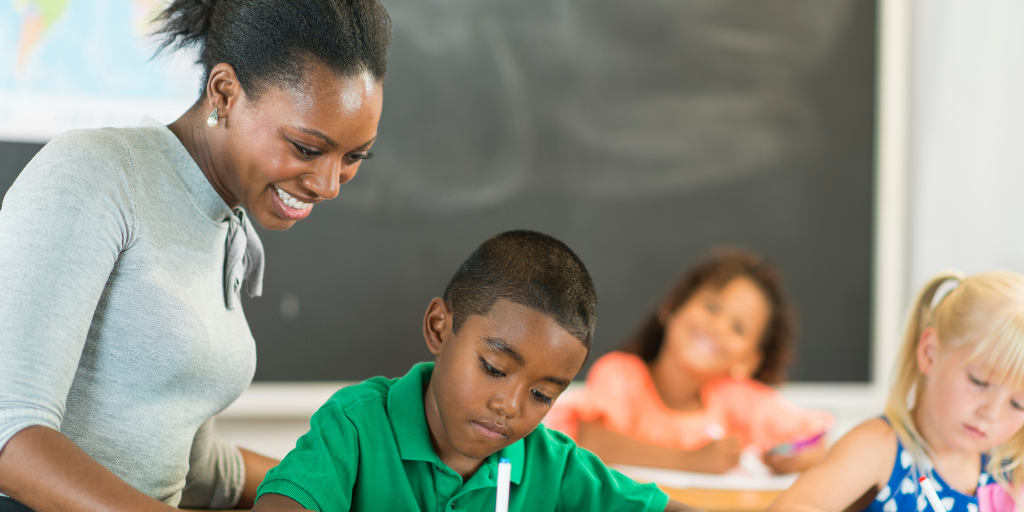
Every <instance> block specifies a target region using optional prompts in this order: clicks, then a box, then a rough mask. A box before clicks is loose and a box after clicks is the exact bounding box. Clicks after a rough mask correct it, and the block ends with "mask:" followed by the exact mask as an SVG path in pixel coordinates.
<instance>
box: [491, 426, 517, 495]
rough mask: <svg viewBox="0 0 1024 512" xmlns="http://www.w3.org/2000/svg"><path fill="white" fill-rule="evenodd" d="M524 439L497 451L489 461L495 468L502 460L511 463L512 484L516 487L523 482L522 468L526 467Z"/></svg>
mask: <svg viewBox="0 0 1024 512" xmlns="http://www.w3.org/2000/svg"><path fill="white" fill-rule="evenodd" d="M525 439H526V438H525V437H524V438H523V439H520V440H518V441H516V442H514V443H512V444H510V445H508V446H506V447H504V448H502V449H501V450H498V453H496V454H495V455H492V456H491V461H489V462H493V463H494V466H495V468H497V466H498V461H499V460H501V459H502V458H505V459H508V461H509V462H511V463H512V483H514V484H516V485H519V483H520V482H522V481H523V466H525V465H526V447H525V444H524V443H525V442H526V441H525Z"/></svg>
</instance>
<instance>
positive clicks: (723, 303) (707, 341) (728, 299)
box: [658, 277, 771, 380]
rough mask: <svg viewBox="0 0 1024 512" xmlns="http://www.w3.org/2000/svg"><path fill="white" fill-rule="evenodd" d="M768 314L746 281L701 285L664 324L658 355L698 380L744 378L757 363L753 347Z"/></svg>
mask: <svg viewBox="0 0 1024 512" xmlns="http://www.w3.org/2000/svg"><path fill="white" fill-rule="evenodd" d="M770 314H771V305H770V304H769V303H768V300H767V299H766V297H765V296H764V293H763V292H762V291H761V289H760V288H758V287H757V285H756V284H754V282H753V281H751V280H750V279H749V278H747V277H736V278H733V279H732V280H731V281H729V282H727V283H726V284H725V286H722V287H721V288H716V287H714V286H711V285H705V286H702V287H701V288H699V289H698V290H697V291H696V292H695V293H694V294H693V295H692V296H691V297H690V298H689V299H688V300H687V301H686V302H684V303H683V305H682V306H680V307H679V308H678V309H676V311H674V312H673V313H672V314H671V316H670V317H669V318H668V319H667V320H666V321H665V340H664V343H663V345H662V348H661V353H660V354H659V355H658V357H670V358H672V360H673V361H675V363H676V364H678V365H679V366H680V367H681V368H682V369H683V370H684V371H685V372H687V373H688V374H690V375H692V376H693V377H695V378H698V379H701V380H710V379H713V378H717V377H723V376H726V375H732V376H734V377H738V376H740V375H742V376H744V377H749V376H750V375H751V374H752V373H753V372H754V371H755V370H756V369H757V366H758V365H759V364H760V362H761V352H760V350H759V348H758V343H759V342H760V341H761V337H762V336H763V335H764V331H765V329H766V328H767V326H768V320H769V316H770Z"/></svg>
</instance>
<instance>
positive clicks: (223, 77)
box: [206, 62, 245, 118]
mask: <svg viewBox="0 0 1024 512" xmlns="http://www.w3.org/2000/svg"><path fill="white" fill-rule="evenodd" d="M244 95H245V92H243V91H242V86H241V84H239V83H238V75H237V74H236V73H235V68H234V66H232V65H231V64H226V63H223V62H221V63H220V64H217V65H216V66H214V67H213V68H211V69H210V78H209V79H208V80H207V82H206V102H207V103H208V106H209V110H210V111H212V110H213V109H214V108H216V109H217V116H218V117H220V118H224V117H228V116H229V115H230V114H231V110H232V109H233V108H234V107H235V105H236V104H237V103H238V101H239V99H240V98H241V97H242V96H244Z"/></svg>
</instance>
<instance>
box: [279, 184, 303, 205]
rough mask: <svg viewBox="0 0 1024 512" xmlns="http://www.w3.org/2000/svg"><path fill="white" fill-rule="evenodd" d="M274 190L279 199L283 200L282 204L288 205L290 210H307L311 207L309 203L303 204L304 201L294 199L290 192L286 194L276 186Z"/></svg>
mask: <svg viewBox="0 0 1024 512" xmlns="http://www.w3.org/2000/svg"><path fill="white" fill-rule="evenodd" d="M274 190H275V191H277V197H280V198H281V202H283V203H284V204H286V205H288V207H289V208H294V209H296V210H305V209H306V208H309V207H310V204H309V203H303V202H302V201H299V200H298V199H295V198H294V197H292V196H291V195H289V194H288V192H285V191H284V190H281V189H280V188H277V187H276V186H275V187H274Z"/></svg>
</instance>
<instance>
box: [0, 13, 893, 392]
mask: <svg viewBox="0 0 1024 512" xmlns="http://www.w3.org/2000/svg"><path fill="white" fill-rule="evenodd" d="M384 4H385V6H386V7H387V8H388V11H389V12H390V14H391V17H392V20H393V22H394V42H393V44H392V46H391V51H390V58H389V74H388V78H387V82H386V88H385V91H386V92H385V100H384V115H383V117H382V120H381V123H380V130H379V135H380V138H379V141H378V142H377V144H376V145H375V146H374V149H373V152H374V153H375V157H374V158H373V160H370V161H368V162H366V163H364V164H363V166H362V167H361V169H360V171H359V174H358V175H357V177H356V178H355V179H354V180H353V181H352V182H350V183H349V184H346V185H344V186H343V187H342V190H341V194H340V195H339V197H338V198H337V199H336V200H334V201H330V202H328V203H324V204H321V205H318V206H317V207H316V208H315V210H314V212H313V214H312V215H311V216H310V217H309V218H308V219H306V220H303V221H301V222H299V223H297V224H296V225H295V226H294V227H293V228H292V229H290V230H288V231H285V232H268V231H263V230H261V232H260V234H261V237H262V239H263V243H264V245H265V247H266V250H267V268H266V278H265V281H264V295H263V297H261V298H258V299H254V300H248V299H247V300H245V301H244V307H245V311H246V316H247V318H248V319H249V323H250V325H251V327H252V331H253V334H254V336H255V338H256V342H257V346H258V366H257V371H256V379H257V380H262V381H311V380H357V379H364V378H367V377H370V376H373V375H380V374H383V375H389V376H397V375H401V374H404V372H405V371H406V370H407V369H408V368H409V366H411V365H412V364H413V363H415V362H417V361H421V360H425V359H428V358H429V356H430V354H429V352H427V350H426V348H425V346H424V343H423V339H422V334H421V321H422V316H423V312H424V310H425V308H426V306H427V303H428V302H429V301H430V299H431V298H432V297H435V296H438V295H440V294H441V292H442V291H443V289H444V286H445V284H446V283H447V281H448V279H449V278H450V277H451V275H452V273H453V272H454V271H455V269H456V268H457V267H458V265H459V264H460V263H461V262H462V261H463V260H464V259H465V258H466V257H467V256H468V255H469V253H470V252H472V250H473V249H474V248H475V247H476V246H477V245H478V244H479V243H480V242H482V241H483V240H484V239H486V238H487V237H489V236H491V235H493V234H496V233H498V232H500V231H503V230H507V229H513V228H528V229H535V230H539V231H542V232H546V233H549V234H551V235H554V236H556V237H558V238H560V239H562V240H563V241H565V242H566V243H567V244H569V246H570V247H572V248H573V249H574V250H575V251H576V252H577V253H578V254H579V255H580V257H581V258H582V259H583V261H584V263H585V264H586V265H587V266H588V268H589V269H590V272H591V274H592V276H593V278H594V282H595V284H596V286H597V290H598V295H599V300H600V313H599V318H598V329H597V335H596V339H595V342H594V353H593V354H592V355H591V357H590V361H593V360H594V359H595V358H596V357H597V356H599V355H600V354H602V353H604V352H607V351H608V350H612V349H614V348H615V347H617V346H618V345H619V344H621V343H622V341H623V339H624V338H625V337H626V336H627V335H628V334H629V333H630V332H632V331H633V330H634V328H635V327H636V324H637V323H638V322H639V320H640V319H641V317H642V316H644V315H645V314H646V313H647V312H648V311H649V310H650V309H651V308H652V307H653V305H654V304H655V303H656V302H657V301H658V300H659V299H660V297H661V295H662V293H663V292H664V291H665V289H666V287H667V286H668V285H669V283H670V282H671V281H672V280H673V279H674V278H675V277H676V276H678V274H679V273H680V272H682V271H683V270H684V269H685V268H686V267H687V266H688V265H689V264H691V263H692V262H694V261H695V260H696V259H698V258H700V257H701V256H703V255H705V254H706V253H707V251H708V250H709V249H711V248H712V247H714V246H717V245H721V244H731V245H738V246H742V247H746V248H749V249H753V250H755V251H758V252H760V253H761V254H763V255H765V256H766V257H768V258H769V259H771V260H773V261H775V262H776V263H778V265H779V266H780V267H781V269H782V271H783V274H784V277H785V282H786V286H787V288H788V290H789V292H790V295H791V296H792V297H793V298H794V300H795V301H796V302H797V304H798V306H799V312H800V318H801V337H800V340H799V342H798V350H797V359H796V361H795V362H794V364H793V366H792V367H791V370H790V376H791V378H792V379H794V380H800V381H861V382H863V381H867V380H869V378H870V374H869V367H870V361H871V354H870V351H871V350H870V311H871V291H872V289H871V288H872V285H871V271H872V266H871V256H872V246H873V241H872V231H871V228H872V220H873V200H872V189H873V183H874V177H873V151H874V122H875V97H876V96H875V78H876V44H877V41H876V39H877V37H876V33H877V31H876V16H877V5H876V4H875V2H863V1H854V0H829V1H820V0H793V1H786V2H748V1H743V0H707V1H695V0H689V1H686V0H672V1H664V0H633V1H630V2H622V1H621V0H615V1H611V0H491V1H486V2H481V1H480V0H384ZM167 121H170V120H167ZM38 148H39V146H38V145H28V144H13V143H3V144H0V190H6V189H7V187H8V186H9V185H10V182H12V181H13V179H14V177H15V176H16V174H17V172H18V171H19V170H20V169H21V167H22V166H23V165H24V163H25V161H27V159H28V158H30V157H31V155H32V154H34V152H35V151H37V150H38ZM582 375H583V374H581V375H580V376H581V377H582Z"/></svg>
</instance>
